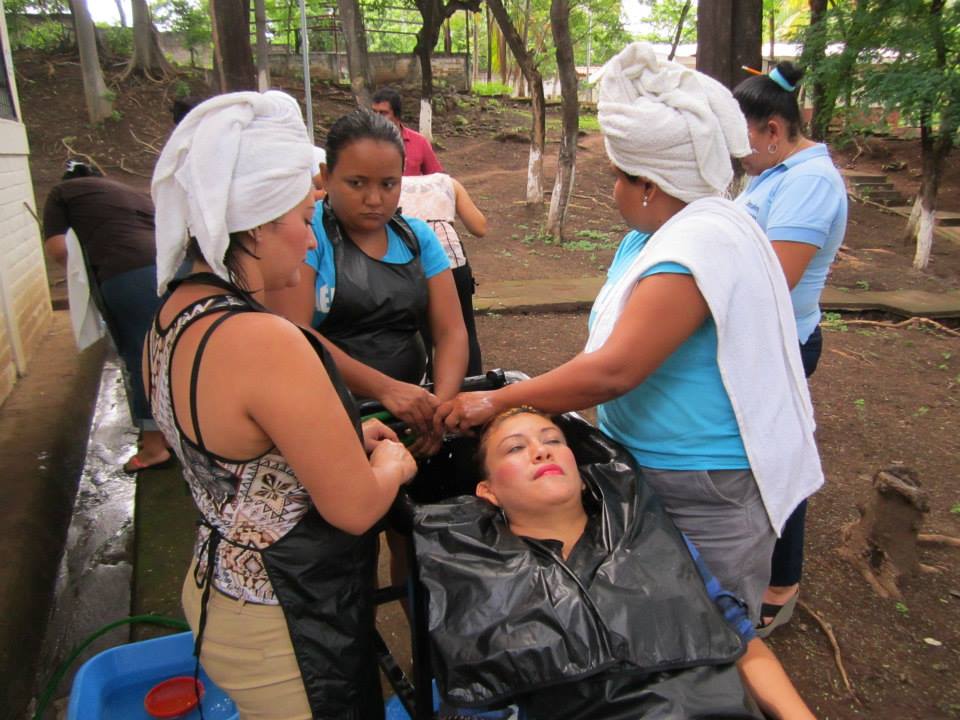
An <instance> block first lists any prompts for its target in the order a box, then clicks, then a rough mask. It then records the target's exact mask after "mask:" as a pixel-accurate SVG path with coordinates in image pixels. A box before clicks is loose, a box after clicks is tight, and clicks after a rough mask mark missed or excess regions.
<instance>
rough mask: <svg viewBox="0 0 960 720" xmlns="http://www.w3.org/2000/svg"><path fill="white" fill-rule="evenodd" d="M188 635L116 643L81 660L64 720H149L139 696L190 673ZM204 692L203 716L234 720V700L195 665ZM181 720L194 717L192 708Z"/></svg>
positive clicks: (196, 715) (191, 661)
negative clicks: (173, 678)
mask: <svg viewBox="0 0 960 720" xmlns="http://www.w3.org/2000/svg"><path fill="white" fill-rule="evenodd" d="M193 665H194V659H193V635H192V634H191V633H189V632H185V633H177V634H176V635H167V636H165V637H160V638H154V639H152V640H143V641H141V642H135V643H130V644H128V645H119V646H117V647H115V648H110V649H109V650H104V651H103V652H102V653H100V654H98V655H95V656H94V657H92V658H90V659H89V660H87V662H85V663H84V664H83V666H82V667H81V668H80V670H79V672H78V673H77V676H76V677H75V678H74V680H73V690H72V691H71V693H70V705H69V706H68V707H67V720H151V718H150V715H148V714H147V711H146V710H145V709H144V707H143V699H144V697H145V696H146V694H147V693H148V692H149V691H150V689H151V688H153V686H154V685H156V684H158V683H160V682H163V681H164V680H167V679H168V678H172V677H176V676H178V675H186V676H192V675H193ZM200 679H201V680H203V685H204V687H205V689H206V693H205V694H204V696H203V715H204V718H206V720H239V719H240V713H238V712H237V708H236V706H235V705H234V704H233V701H232V700H231V699H230V698H229V697H227V694H226V693H225V692H224V691H223V690H221V689H220V688H219V687H217V686H216V685H215V684H214V683H213V681H212V680H211V679H210V678H209V677H207V674H206V673H205V672H203V668H201V669H200ZM180 717H181V718H183V719H184V720H194V718H199V717H200V713H199V712H198V711H197V710H196V709H194V710H192V711H191V712H189V713H187V714H186V715H181V716H180Z"/></svg>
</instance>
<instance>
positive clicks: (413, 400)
mask: <svg viewBox="0 0 960 720" xmlns="http://www.w3.org/2000/svg"><path fill="white" fill-rule="evenodd" d="M316 280H317V271H316V270H314V269H313V268H312V267H310V266H309V265H306V264H304V265H303V267H301V269H300V284H299V285H297V286H296V287H293V288H288V289H286V290H278V291H273V292H268V293H266V296H267V298H266V305H267V307H268V308H270V309H271V310H272V311H273V312H275V313H277V314H278V315H283V316H284V317H286V318H287V319H288V320H290V321H292V322H294V323H296V324H297V325H300V326H301V327H303V328H307V329H311V328H310V325H311V322H312V320H313V312H314V299H315V292H316V291H315V289H314V285H315V284H316ZM311 331H312V332H313V333H314V335H316V336H317V337H318V338H319V339H320V342H322V343H323V344H324V346H325V347H326V348H327V350H328V351H329V352H330V354H331V355H332V356H333V359H334V361H335V362H336V363H337V368H338V369H339V370H340V374H341V375H343V380H344V382H346V383H347V387H349V388H350V390H351V391H352V392H353V393H354V394H356V395H358V396H360V397H370V398H374V399H376V400H379V401H380V402H381V403H382V404H383V406H384V407H385V408H386V409H387V410H389V411H390V412H391V413H393V414H394V415H395V416H396V417H398V418H400V419H401V420H403V421H404V422H406V423H408V424H410V425H412V426H413V427H415V428H417V429H418V431H419V432H426V431H427V430H429V428H430V423H431V420H432V418H433V412H434V410H435V409H436V407H437V405H438V401H437V400H436V398H435V397H434V396H433V395H431V394H430V393H429V392H428V391H427V390H424V389H423V388H421V387H419V386H417V385H411V384H409V383H403V382H400V381H398V380H394V379H393V378H391V377H389V376H387V375H384V374H383V373H381V372H380V371H378V370H375V369H373V368H372V367H370V366H369V365H364V364H363V363H362V362H360V361H359V360H355V359H354V358H352V357H350V356H349V355H347V354H346V353H345V352H343V350H341V349H340V348H338V347H337V346H336V345H335V344H333V343H332V342H330V341H329V340H327V338H325V337H324V336H323V334H322V333H319V332H317V331H315V330H312V329H311Z"/></svg>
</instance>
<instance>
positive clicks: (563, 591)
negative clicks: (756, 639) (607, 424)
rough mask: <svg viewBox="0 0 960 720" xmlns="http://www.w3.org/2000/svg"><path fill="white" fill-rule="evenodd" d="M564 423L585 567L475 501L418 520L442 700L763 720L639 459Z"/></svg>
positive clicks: (732, 635)
mask: <svg viewBox="0 0 960 720" xmlns="http://www.w3.org/2000/svg"><path fill="white" fill-rule="evenodd" d="M561 425H562V427H563V429H564V431H565V433H566V435H567V439H568V441H569V442H570V445H571V446H572V447H573V449H574V452H575V454H576V456H577V461H578V463H579V464H580V472H581V475H582V477H583V479H584V481H585V483H586V485H587V490H588V492H587V493H585V504H586V505H587V507H588V512H591V515H592V518H591V522H590V523H589V524H588V529H587V531H586V532H585V536H584V538H582V539H581V543H583V542H584V540H590V541H591V542H592V543H593V545H592V546H591V547H590V548H589V551H588V552H586V553H579V555H580V557H584V556H586V557H587V558H588V560H587V561H586V562H581V566H580V567H572V566H570V565H569V564H568V563H566V562H564V561H563V560H562V558H561V555H560V552H559V550H560V544H559V543H556V542H550V541H546V542H544V541H537V540H532V539H528V538H521V537H518V536H516V535H514V534H513V533H512V532H510V530H509V529H508V528H507V526H506V522H505V520H504V518H503V516H502V514H501V513H500V512H499V510H497V509H496V508H494V507H493V506H492V505H490V504H489V503H487V502H485V501H482V500H479V499H477V498H473V497H460V498H456V499H453V500H451V501H449V502H446V503H441V504H434V505H423V506H421V507H419V508H417V509H416V511H415V515H414V542H415V546H416V553H417V559H418V562H419V565H420V580H421V582H422V584H423V587H424V588H425V590H426V592H427V593H428V623H429V632H430V637H431V643H432V651H433V661H434V670H435V674H436V677H437V682H438V685H439V687H440V692H441V694H442V696H443V697H444V699H445V700H446V701H447V702H449V703H450V704H452V705H454V706H459V707H464V708H482V707H496V706H501V705H504V704H507V703H509V702H517V703H518V704H519V705H520V707H521V708H522V709H523V710H524V711H525V712H526V716H527V717H529V718H544V719H546V718H550V719H551V720H558V719H560V718H565V719H566V718H583V719H584V720H586V719H587V718H589V719H590V720H599V719H601V718H608V719H609V718H624V719H625V720H626V718H640V717H643V718H706V717H710V718H720V717H723V718H755V717H759V715H757V714H755V713H754V712H753V703H752V700H750V699H749V697H748V696H747V693H746V691H745V690H744V688H743V685H742V683H741V682H740V679H739V675H738V673H737V670H736V667H735V666H734V665H733V663H734V662H735V660H736V659H737V658H739V657H740V655H741V654H742V653H743V652H744V645H743V641H742V639H741V638H740V636H739V635H738V634H737V633H736V632H735V631H734V630H733V628H731V627H730V626H729V624H728V623H727V622H726V621H725V620H724V618H723V615H722V614H721V612H720V611H719V609H718V608H717V607H716V605H715V604H714V603H713V601H712V600H711V599H710V597H709V596H708V595H707V592H706V588H705V586H704V584H703V581H702V580H701V577H700V575H699V573H698V571H697V568H696V565H695V564H694V561H693V559H692V558H691V556H690V554H689V551H688V550H687V548H686V545H685V543H684V541H683V538H682V536H681V535H680V533H679V531H678V530H677V529H676V527H675V526H674V525H673V522H672V521H671V520H670V519H669V517H668V516H667V515H666V513H665V512H664V510H663V508H662V507H661V505H660V502H659V500H657V498H656V497H655V496H654V495H653V494H652V492H651V491H650V490H649V489H648V488H647V486H646V484H645V483H643V482H642V480H640V481H638V478H639V477H640V474H639V471H638V470H637V469H636V468H635V466H634V465H633V461H632V459H631V458H630V456H629V455H628V454H627V453H626V452H625V451H624V450H623V449H622V448H620V447H619V446H617V445H616V444H615V443H614V442H613V441H611V440H609V439H608V438H606V437H605V436H604V435H603V434H602V433H600V431H599V430H596V429H595V428H592V427H591V426H589V425H587V424H586V423H584V422H583V421H581V420H579V419H576V418H569V417H565V418H562V419H561ZM591 509H592V510H591ZM588 535H589V537H588ZM578 549H582V548H580V544H578V548H575V549H574V552H573V553H571V555H570V560H571V561H572V560H573V559H574V557H575V556H576V555H578ZM591 557H592V560H591V559H589V558H591Z"/></svg>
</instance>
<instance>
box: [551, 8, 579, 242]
mask: <svg viewBox="0 0 960 720" xmlns="http://www.w3.org/2000/svg"><path fill="white" fill-rule="evenodd" d="M550 28H551V31H552V32H553V42H554V45H555V46H556V48H557V72H558V73H559V75H560V94H561V97H562V100H563V110H562V113H563V137H562V139H561V140H560V155H559V157H558V160H557V177H556V181H555V182H554V184H553V193H552V195H551V196H550V212H549V213H548V214H547V227H546V232H547V234H548V235H550V236H551V237H554V238H560V237H562V236H563V224H564V221H565V220H566V216H567V206H568V205H569V203H570V196H571V195H572V194H573V178H574V174H575V172H576V165H577V133H578V132H579V130H580V100H579V98H578V97H577V68H576V65H575V64H574V58H573V41H572V40H571V39H570V2H569V0H552V1H551V3H550Z"/></svg>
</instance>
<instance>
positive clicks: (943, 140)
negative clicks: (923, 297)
mask: <svg viewBox="0 0 960 720" xmlns="http://www.w3.org/2000/svg"><path fill="white" fill-rule="evenodd" d="M929 117H930V116H929V115H926V114H925V115H924V117H923V118H922V119H921V124H920V152H921V158H922V166H923V179H922V180H921V181H920V193H919V195H918V197H917V200H918V203H919V205H920V217H919V222H918V223H917V251H916V254H914V256H913V267H914V268H916V269H917V270H923V269H925V268H926V267H927V265H929V264H930V253H931V251H932V250H933V228H934V218H935V217H936V210H937V194H938V192H939V191H940V179H941V178H942V177H943V166H944V164H945V162H946V159H947V155H949V153H950V149H951V147H952V142H951V134H952V133H951V132H950V131H949V130H947V131H944V129H943V128H942V127H941V129H940V132H939V133H938V137H934V131H933V128H931V127H930V123H929ZM941 122H942V121H941ZM912 215H913V213H912V212H911V217H912Z"/></svg>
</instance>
